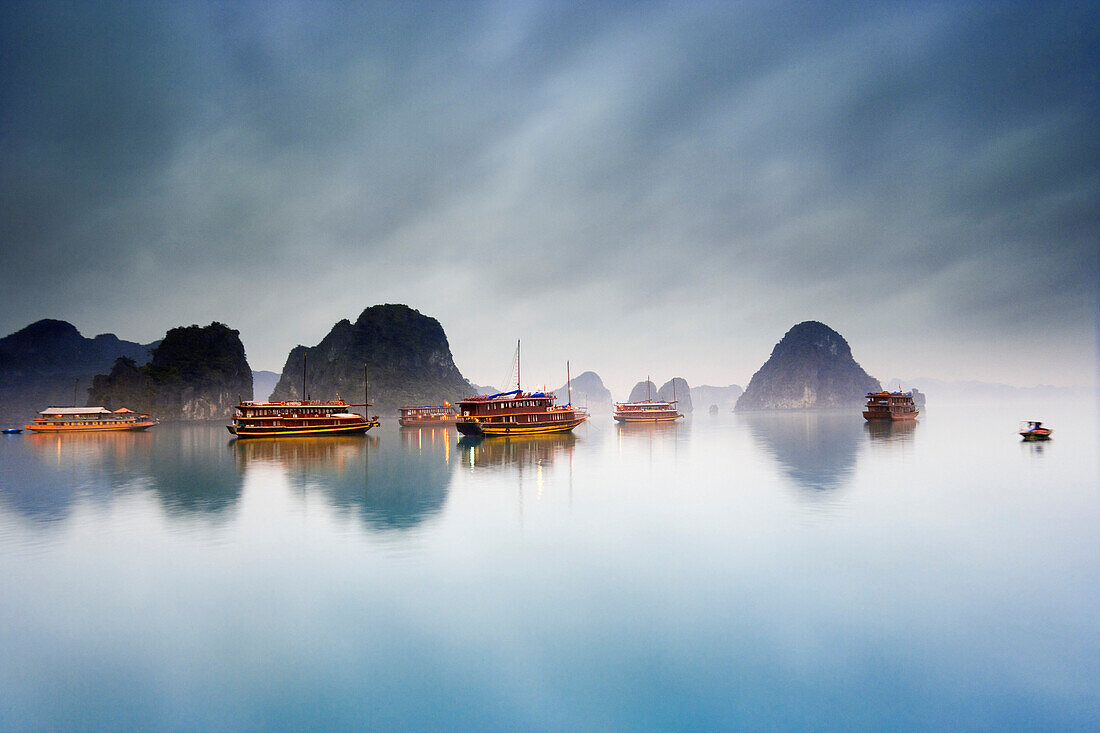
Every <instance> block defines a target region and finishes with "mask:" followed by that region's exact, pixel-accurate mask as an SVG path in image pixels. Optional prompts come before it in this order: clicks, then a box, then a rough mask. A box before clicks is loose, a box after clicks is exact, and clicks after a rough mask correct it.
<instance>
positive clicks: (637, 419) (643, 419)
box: [613, 414, 683, 423]
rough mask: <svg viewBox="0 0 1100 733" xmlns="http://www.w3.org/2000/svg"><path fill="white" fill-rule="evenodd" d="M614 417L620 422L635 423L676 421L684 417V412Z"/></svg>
mask: <svg viewBox="0 0 1100 733" xmlns="http://www.w3.org/2000/svg"><path fill="white" fill-rule="evenodd" d="M613 417H614V418H615V422H620V423H635V422H644V423H652V422H676V421H677V420H679V419H681V418H682V417H683V415H682V414H676V415H660V416H652V415H614V416H613Z"/></svg>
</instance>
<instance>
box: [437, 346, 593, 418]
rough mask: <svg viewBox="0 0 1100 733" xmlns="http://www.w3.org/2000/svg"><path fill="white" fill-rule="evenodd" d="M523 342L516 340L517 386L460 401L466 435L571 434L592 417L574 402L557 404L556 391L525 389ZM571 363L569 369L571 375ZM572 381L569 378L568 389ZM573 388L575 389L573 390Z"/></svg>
mask: <svg viewBox="0 0 1100 733" xmlns="http://www.w3.org/2000/svg"><path fill="white" fill-rule="evenodd" d="M519 365H520V361H519V342H518V341H517V342H516V356H515V366H516V369H515V371H516V389H514V390H512V391H511V392H498V393H497V394H493V395H476V396H474V397H467V398H466V399H464V400H460V401H459V403H458V413H459V414H458V416H457V417H456V418H455V428H456V429H457V430H458V432H460V433H462V434H463V435H486V436H489V435H543V434H546V433H567V432H569V431H570V430H572V429H573V428H575V427H577V426H578V425H580V424H581V423H582V422H584V421H585V420H587V419H588V414H587V413H586V412H585V411H583V410H577V409H574V408H573V405H572V404H568V405H555V404H554V400H555V399H556V398H555V397H554V393H553V392H524V391H523V390H522V389H521V388H520V381H519V373H520V371H519ZM568 369H569V367H568V364H567V365H566V372H567V374H568ZM571 381H572V380H570V379H569V378H568V376H567V377H566V385H567V387H566V388H567V389H569V385H570V384H571ZM570 391H572V390H570Z"/></svg>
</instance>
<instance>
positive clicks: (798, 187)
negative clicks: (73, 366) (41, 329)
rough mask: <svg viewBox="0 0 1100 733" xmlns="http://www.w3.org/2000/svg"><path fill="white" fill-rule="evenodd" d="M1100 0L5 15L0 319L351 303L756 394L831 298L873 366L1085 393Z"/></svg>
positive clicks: (455, 343) (265, 330)
mask: <svg viewBox="0 0 1100 733" xmlns="http://www.w3.org/2000/svg"><path fill="white" fill-rule="evenodd" d="M1098 29H1100V9H1098V6H1097V5H1096V4H1095V3H1083V4H1072V5H1071V4H1058V5H1053V6H1052V5H1047V4H1038V3H1036V4H1034V5H1029V4H1004V5H986V4H958V3H948V4H933V5H928V4H925V3H892V4H888V5H885V6H882V7H879V6H867V5H866V4H863V3H860V4H854V3H853V4H845V3H833V4H830V5H829V6H828V7H807V6H805V5H804V4H801V3H788V4H784V3H771V2H769V3H711V2H691V3H682V2H670V3H660V2H654V3H643V4H636V3H596V4H587V5H585V6H584V7H583V8H575V7H572V6H569V5H567V4H565V5H563V4H553V3H549V4H547V3H538V2H517V3H511V2H509V3H497V2H475V3H457V4H441V5H435V4H423V3H412V4H382V3H362V4H347V3H313V2H310V3H292V2H288V3H278V4H275V5H270V4H267V3H232V4H222V3H201V2H184V3H168V4H164V3H155V4H131V3H111V2H102V3H79V4H67V3H64V4H63V3H41V2H29V3H8V4H6V5H5V22H4V23H3V24H0V66H2V68H3V69H4V73H3V75H0V110H2V116H0V248H2V252H3V256H4V263H5V265H4V267H3V268H2V270H0V289H2V290H3V292H4V293H5V294H6V296H7V297H6V299H5V307H4V309H3V312H2V313H0V333H2V334H7V333H11V332H13V331H15V330H17V329H19V328H21V327H22V326H25V325H26V324H28V323H30V322H32V321H34V320H37V319H39V318H44V317H53V318H61V319H65V320H68V321H70V322H72V323H74V324H75V325H76V326H77V327H78V328H79V329H80V330H81V331H82V332H83V333H85V335H94V334H96V333H101V332H107V331H110V332H114V333H117V334H118V335H119V336H120V337H122V338H125V339H130V340H136V341H141V342H149V341H152V340H154V339H157V338H160V337H161V336H163V334H164V332H165V331H166V330H167V329H168V328H171V327H174V326H177V325H186V324H190V323H200V324H205V323H209V322H210V321H212V320H219V321H223V322H226V323H228V324H229V325H230V326H232V327H233V328H236V329H239V330H240V331H241V336H242V339H243V340H244V343H245V346H246V349H247V351H248V356H249V360H250V363H251V364H252V366H253V368H255V369H270V370H276V371H277V370H279V369H280V368H281V367H282V365H283V362H284V361H285V359H286V356H287V353H288V351H289V350H290V349H291V348H292V347H293V346H294V345H295V344H298V343H303V344H315V343H317V342H318V341H319V340H320V339H321V338H322V337H323V336H324V334H325V333H327V331H328V330H329V328H330V327H331V326H332V324H334V323H335V322H336V321H338V320H339V319H341V318H352V319H354V318H355V317H356V316H357V315H358V314H359V312H361V311H362V309H363V308H364V307H366V306H368V305H372V304H375V303H384V302H399V303H407V304H409V305H411V306H412V307H414V308H417V309H419V310H420V311H422V312H424V313H426V314H428V315H432V316H434V317H436V318H438V319H439V320H440V322H441V323H442V325H443V327H444V329H445V330H446V332H447V335H448V337H449V339H450V343H451V347H452V349H453V351H454V356H455V361H456V364H457V365H458V367H459V368H460V369H461V370H462V372H463V374H464V375H466V376H467V377H469V378H470V379H472V380H473V381H475V382H477V383H480V384H486V383H489V384H497V383H500V382H501V380H502V379H503V378H504V375H505V374H506V373H507V367H508V363H509V359H510V356H511V353H512V350H513V347H514V343H515V340H516V339H517V338H522V339H523V340H524V343H525V363H526V364H527V365H529V371H527V373H528V375H529V377H530V379H531V380H532V384H541V383H545V384H547V385H548V386H553V385H557V384H561V383H562V381H563V377H564V362H565V360H566V359H570V360H571V361H572V364H573V369H574V373H577V372H580V371H583V370H586V369H591V370H594V371H597V372H598V373H599V374H600V375H601V376H602V377H604V379H605V381H606V382H607V383H608V386H609V387H610V388H611V389H612V392H613V393H614V394H616V395H617V396H618V395H620V394H621V393H622V392H624V391H628V390H629V388H630V386H632V385H633V384H634V383H635V382H636V381H638V380H640V379H643V378H645V376H646V375H647V374H649V375H651V376H652V377H653V379H654V381H657V382H658V383H663V382H664V381H666V380H667V379H669V378H671V377H672V376H673V375H681V376H683V377H684V378H685V379H687V381H688V382H689V383H690V384H712V385H726V384H730V383H734V382H736V383H740V384H742V385H744V384H746V383H747V382H748V379H749V377H750V376H751V375H752V373H753V372H754V371H755V370H756V369H757V368H758V367H759V366H760V365H761V364H762V363H763V362H764V360H765V359H766V358H767V356H768V354H769V352H770V350H771V348H772V346H773V345H774V344H775V343H776V342H777V341H778V340H779V338H780V337H781V336H782V335H783V333H784V332H785V331H786V330H787V329H788V328H790V327H791V326H792V325H794V324H795V323H798V322H800V321H803V320H809V319H813V320H820V321H822V322H824V323H827V324H828V325H830V326H831V327H833V328H835V329H836V330H837V331H839V332H840V333H841V334H842V335H844V336H845V337H846V338H847V339H848V341H849V342H850V343H851V345H852V350H853V354H854V355H855V358H856V359H857V361H859V362H860V363H861V364H862V365H863V366H864V367H865V368H866V369H867V371H868V372H869V373H870V374H872V375H874V376H875V377H877V378H879V379H882V380H886V379H890V378H893V377H901V378H911V377H917V376H927V377H932V378H937V379H946V380H952V379H978V380H984V381H993V382H1005V383H1009V384H1016V385H1022V386H1027V385H1034V384H1038V383H1049V384H1057V385H1073V384H1084V385H1093V384H1095V383H1096V379H1097V374H1096V338H1097V331H1096V319H1097V309H1098V305H1097V304H1098V301H1097V284H1098V269H1100V266H1098V254H1097V251H1098V248H1097V242H1098V241H1100V214H1098V212H1100V136H1097V135H1096V134H1095V120H1096V118H1097V112H1098V108H1100V105H1098V94H1100V91H1098V90H1100V83H1098V74H1097V71H1098V68H1100V61H1098V59H1100V54H1097V53H1096V49H1097V46H1098V43H1097V41H1098V40H1100V30H1098Z"/></svg>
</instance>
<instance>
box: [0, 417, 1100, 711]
mask: <svg viewBox="0 0 1100 733" xmlns="http://www.w3.org/2000/svg"><path fill="white" fill-rule="evenodd" d="M1035 417H1038V418H1041V419H1044V420H1046V421H1047V422H1049V423H1050V424H1051V425H1052V426H1053V427H1054V428H1055V433H1054V440H1053V441H1051V442H1050V443H1048V444H1025V443H1021V442H1020V441H1019V439H1018V438H1017V437H1016V435H1015V429H1016V424H1017V422H1018V420H1020V419H1023V418H1035ZM390 422H391V423H393V422H394V421H392V420H391V421H390ZM230 437H231V436H229V435H228V433H226V431H225V430H224V428H222V427H221V426H218V425H198V426H193V425H187V426H179V425H177V426H172V425H163V426H160V427H158V428H156V429H154V430H153V431H150V432H149V433H146V434H134V435H103V436H64V437H55V436H42V435H39V436H35V435H23V436H0V589H2V591H3V602H2V603H0V658H2V659H3V663H2V664H0V728H3V729H5V730H21V729H57V728H67V729H73V728H77V729H139V728H143V729H148V728H161V729H192V730H210V729H250V730H254V729H283V728H299V729H303V728H318V727H325V728H340V727H345V728H369V729H379V728H383V729H384V728H403V729H408V728H412V729H438V728H445V729H456V728H478V729H486V728H488V729H507V730H524V729H534V730H544V729H551V730H563V729H567V730H593V729H595V730H646V729H665V730H668V729H734V728H767V729H775V728H809V727H813V728H826V729H829V728H831V729H868V728H872V729H874V728H878V729H899V728H900V729H929V728H934V729H939V730H960V729H1000V730H1003V729H1008V728H1013V729H1020V728H1024V729H1061V730H1064V729H1090V730H1096V729H1097V728H1098V727H1100V704H1098V702H1097V700H1098V699H1100V551H1098V550H1100V547H1098V544H1100V543H1098V540H1097V537H1098V527H1100V489H1098V484H1100V482H1098V473H1097V419H1096V403H1095V401H1092V402H1086V403H1085V406H1084V407H1082V406H1081V405H1073V404H1065V405H1042V407H1041V408H1040V409H1038V411H1036V406H1034V405H992V406H991V405H986V406H984V407H982V408H980V409H963V408H961V407H958V406H955V407H950V408H949V407H941V408H936V409H930V410H928V411H926V414H925V415H924V416H922V419H921V420H920V423H919V424H916V425H907V426H893V427H891V426H885V427H874V426H868V425H865V424H864V422H863V420H862V419H861V418H860V417H859V415H858V414H855V413H853V414H833V413H822V414H785V415H764V414H761V415H733V414H724V415H719V416H713V417H712V416H710V415H708V414H706V413H701V414H697V415H695V416H694V417H693V418H692V419H690V420H688V421H687V422H686V423H683V424H680V425H676V426H666V427H660V428H653V427H648V426H627V427H624V428H621V429H620V428H618V427H617V426H615V425H614V424H613V423H612V421H611V419H610V417H606V416H605V417H599V416H597V417H596V418H594V419H593V421H592V422H591V423H590V424H588V425H586V426H582V428H580V429H578V431H577V432H576V434H575V435H572V436H558V437H541V438H534V439H526V440H510V441H504V440H501V439H491V440H486V441H483V442H480V443H476V442H475V443H467V442H466V441H465V439H464V440H462V441H459V440H458V439H457V437H458V436H457V435H456V434H455V432H454V431H453V430H442V429H440V430H423V431H415V430H413V431H407V430H406V431H401V430H400V429H399V428H397V427H396V426H394V425H390V426H384V427H383V428H382V429H380V430H376V431H372V432H371V433H370V434H369V435H368V436H367V437H365V438H340V439H291V440H279V441H267V440H255V441H241V442H235V441H232V440H230Z"/></svg>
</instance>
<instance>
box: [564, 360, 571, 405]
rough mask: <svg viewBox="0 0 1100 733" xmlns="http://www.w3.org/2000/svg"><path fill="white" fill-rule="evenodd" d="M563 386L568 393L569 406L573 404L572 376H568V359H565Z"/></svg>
mask: <svg viewBox="0 0 1100 733" xmlns="http://www.w3.org/2000/svg"><path fill="white" fill-rule="evenodd" d="M565 386H566V392H567V393H568V394H569V406H570V407H572V406H573V378H572V377H570V376H569V360H568V359H566V360H565Z"/></svg>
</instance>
